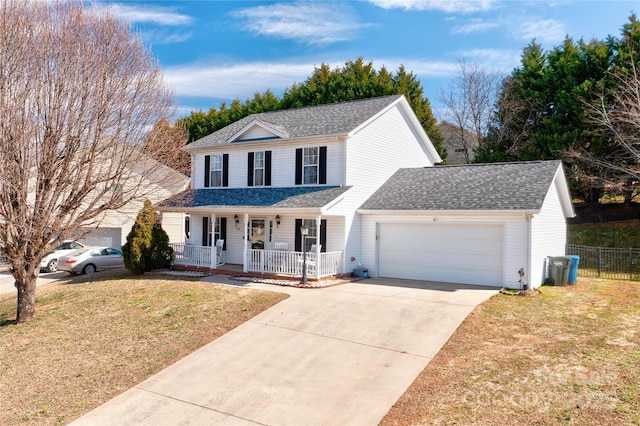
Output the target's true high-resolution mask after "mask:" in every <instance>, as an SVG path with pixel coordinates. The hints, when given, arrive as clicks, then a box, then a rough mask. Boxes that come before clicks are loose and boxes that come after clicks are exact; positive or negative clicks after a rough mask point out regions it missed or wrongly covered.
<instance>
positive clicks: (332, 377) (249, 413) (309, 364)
mask: <svg viewBox="0 0 640 426" xmlns="http://www.w3.org/2000/svg"><path fill="white" fill-rule="evenodd" d="M207 279H208V280H211V279H215V280H217V281H219V280H220V277H219V276H213V277H208V278H207ZM247 286H249V287H251V288H266V289H268V290H271V291H284V292H286V293H288V294H290V295H291V297H290V298H289V299H287V300H284V301H282V302H280V303H279V304H277V305H275V306H273V307H271V308H270V309H268V310H267V311H265V312H263V313H262V314H260V315H258V316H256V317H255V318H253V319H252V320H250V321H248V322H246V323H245V324H243V325H241V326H240V327H237V328H236V329H234V330H232V331H231V332H229V333H227V334H225V335H224V336H222V337H220V338H219V339H217V340H215V341H213V342H212V343H210V344H208V345H207V346H205V347H203V348H201V349H200V350H198V351H196V352H194V353H193V354H191V355H189V356H187V357H185V358H183V359H182V360H180V361H178V362H177V363H175V364H173V365H171V366H170V367H168V368H166V369H165V370H163V371H161V372H160V373H158V374H156V375H155V376H153V377H151V378H149V379H148V380H146V381H144V382H142V383H140V384H139V385H137V386H135V387H134V388H132V389H130V390H128V391H126V392H125V393H123V394H121V395H119V396H118V397H116V398H114V399H113V400H111V401H109V402H107V403H106V404H104V405H102V406H100V407H98V408H97V409H95V410H93V411H91V412H89V413H87V414H86V415H85V416H83V417H81V418H80V419H78V420H76V421H75V422H73V423H72V424H73V425H160V424H162V425H177V424H182V425H204V424H206V425H214V424H225V425H248V424H262V425H302V424H304V425H335V424H341V425H355V424H357V425H375V424H378V423H379V422H380V420H381V419H382V417H383V416H384V415H385V414H386V413H387V411H388V410H389V408H391V406H392V405H393V404H394V403H395V402H396V401H397V399H398V398H399V397H400V396H401V395H402V394H403V393H404V391H405V390H406V389H407V387H408V386H410V384H411V383H412V382H413V380H414V379H415V377H416V376H417V375H418V374H419V373H420V372H421V371H422V370H423V369H424V367H425V366H426V365H427V364H428V362H429V361H430V360H431V358H432V357H433V356H434V355H435V354H436V353H437V352H438V351H439V350H440V348H441V347H442V345H443V344H444V343H445V342H446V341H447V340H448V339H449V337H450V335H451V334H452V333H453V332H454V331H455V330H456V328H457V327H458V325H459V324H460V323H461V322H462V320H464V318H466V316H467V315H468V314H469V312H471V310H473V308H474V307H475V306H476V305H477V304H478V303H481V302H482V301H484V300H486V299H487V298H489V297H491V296H492V295H493V294H495V293H496V291H497V290H494V289H487V288H478V287H471V286H457V287H456V286H455V285H451V284H447V285H443V284H437V283H427V282H416V281H403V280H386V279H385V280H382V279H369V280H364V281H360V282H357V283H350V284H345V285H340V286H336V287H330V288H324V289H298V288H289V287H274V286H267V285H259V284H258V285H256V284H252V285H243V287H247Z"/></svg>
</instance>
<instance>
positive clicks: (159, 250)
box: [122, 200, 175, 274]
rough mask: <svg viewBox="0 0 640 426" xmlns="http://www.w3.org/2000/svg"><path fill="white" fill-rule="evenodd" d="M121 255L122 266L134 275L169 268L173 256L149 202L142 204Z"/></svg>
mask: <svg viewBox="0 0 640 426" xmlns="http://www.w3.org/2000/svg"><path fill="white" fill-rule="evenodd" d="M122 254H123V255H124V266H125V267H126V268H127V269H128V270H130V271H131V272H132V273H134V274H144V273H145V272H148V271H153V270H154V269H162V268H168V267H169V266H171V261H172V260H173V259H174V258H175V254H174V252H173V249H172V248H171V246H170V245H169V236H168V235H167V233H166V232H165V231H164V229H162V225H161V224H160V218H159V216H158V215H157V214H156V211H155V209H154V208H153V204H151V201H149V200H146V201H145V202H144V207H143V208H142V210H140V212H139V213H138V216H137V217H136V222H135V223H134V225H133V227H132V228H131V232H129V235H127V242H126V243H125V245H124V246H123V247H122Z"/></svg>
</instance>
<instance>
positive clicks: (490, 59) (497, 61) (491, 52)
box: [455, 49, 521, 73]
mask: <svg viewBox="0 0 640 426" xmlns="http://www.w3.org/2000/svg"><path fill="white" fill-rule="evenodd" d="M455 55H456V56H457V57H458V58H459V60H460V61H467V62H473V63H476V64H478V65H481V66H483V67H485V68H487V69H492V70H495V71H497V72H502V73H509V72H511V70H512V69H513V68H515V67H517V66H518V65H519V64H520V55H521V52H520V51H519V50H514V49H467V50H459V51H457V52H455ZM459 69H460V67H459V66H458V70H459Z"/></svg>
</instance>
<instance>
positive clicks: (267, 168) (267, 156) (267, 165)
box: [264, 151, 271, 186]
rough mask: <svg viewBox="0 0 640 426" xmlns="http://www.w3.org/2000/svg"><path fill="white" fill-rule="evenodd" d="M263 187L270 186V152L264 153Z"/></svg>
mask: <svg viewBox="0 0 640 426" xmlns="http://www.w3.org/2000/svg"><path fill="white" fill-rule="evenodd" d="M264 186H271V151H265V152H264Z"/></svg>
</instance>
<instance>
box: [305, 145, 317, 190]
mask: <svg viewBox="0 0 640 426" xmlns="http://www.w3.org/2000/svg"><path fill="white" fill-rule="evenodd" d="M302 183H303V184H304V185H309V184H314V183H318V147H312V148H303V150H302Z"/></svg>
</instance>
